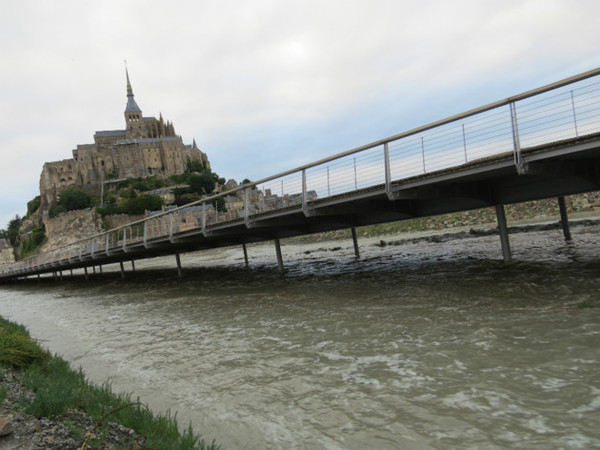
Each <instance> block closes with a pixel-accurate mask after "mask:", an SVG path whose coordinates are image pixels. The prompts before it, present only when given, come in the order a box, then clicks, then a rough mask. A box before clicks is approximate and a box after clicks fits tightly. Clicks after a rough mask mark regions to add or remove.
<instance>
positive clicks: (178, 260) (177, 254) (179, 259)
mask: <svg viewBox="0 0 600 450" xmlns="http://www.w3.org/2000/svg"><path fill="white" fill-rule="evenodd" d="M175 260H176V261H177V276H178V277H179V278H181V258H180V257H179V253H175Z"/></svg>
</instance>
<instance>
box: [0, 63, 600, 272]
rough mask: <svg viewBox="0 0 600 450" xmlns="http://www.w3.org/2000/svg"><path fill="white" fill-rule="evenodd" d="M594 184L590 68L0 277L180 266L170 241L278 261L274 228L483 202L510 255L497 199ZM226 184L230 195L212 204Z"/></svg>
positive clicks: (598, 118) (598, 174)
mask: <svg viewBox="0 0 600 450" xmlns="http://www.w3.org/2000/svg"><path fill="white" fill-rule="evenodd" d="M596 190H600V69H596V70H593V71H590V72H587V73H585V74H581V75H578V76H576V77H572V78H569V79H567V80H563V81H561V82H558V83H554V84H552V85H549V86H544V87H542V88H539V89H535V90H533V91H529V92H527V93H524V94H521V95H519V96H515V97H513V98H510V99H506V100H504V101H501V102H496V103H493V104H490V105H486V106H484V107H481V108H478V109H476V110H473V111H468V112H466V113H463V114H459V115H457V116H454V117H451V118H448V119H444V120H442V121H439V122H436V123H433V124H430V125H426V126H424V127H420V128H417V129H415V130H411V131H408V132H405V133H401V134H399V135H396V136H392V137H390V138H387V139H384V140H381V141H378V142H375V143H372V144H368V145H366V146H363V147H360V148H358V149H353V150H350V151H348V152H345V153H342V154H339V155H335V156H332V157H331V158H327V159H325V160H322V161H318V162H316V163H313V164H308V165H306V166H302V167H300V168H297V169H293V170H290V171H287V172H284V173H282V174H278V175H275V176H273V177H269V178H266V179H264V180H260V181H258V182H254V183H250V184H248V185H244V186H241V187H239V188H237V189H235V190H233V191H229V192H227V193H222V194H218V195H214V196H211V197H208V198H205V199H203V200H201V201H200V202H196V203H195V204H192V205H187V206H186V207H182V208H178V209H176V210H172V211H168V212H165V213H162V214H158V215H155V216H153V217H148V218H146V219H144V220H142V221H138V222H134V223H131V224H128V225H126V226H124V227H120V228H117V229H114V230H110V231H108V232H106V233H102V234H100V235H97V236H93V237H90V238H86V239H83V240H81V241H78V242H76V243H73V244H70V245H67V246H65V247H62V248H59V249H56V250H53V251H52V252H48V253H45V254H41V255H37V256H34V257H31V258H28V259H25V260H22V261H18V262H16V263H14V264H11V265H7V266H4V267H2V268H0V280H2V279H5V280H6V279H16V278H20V277H25V276H31V275H39V274H44V273H57V272H61V271H63V270H71V269H78V268H88V267H93V266H99V265H105V264H111V263H121V268H122V267H123V265H122V263H123V262H124V261H134V260H136V259H141V258H150V257H156V256H163V255H172V254H175V255H177V263H178V267H179V269H180V263H179V254H180V253H183V252H189V251H197V250H203V249H211V248H216V247H224V246H232V245H245V244H247V243H252V242H259V241H266V240H274V241H275V243H276V248H277V254H278V261H279V264H280V268H282V262H281V253H280V248H279V239H281V238H286V237H292V236H298V235H303V234H310V233H317V232H323V231H329V230H336V229H344V228H351V229H352V230H353V231H354V227H358V226H363V225H369V224H375V223H382V222H389V221H398V220H406V219H412V218H417V217H425V216H433V215H438V214H443V213H450V212H458V211H465V210H470V209H477V208H484V207H490V206H494V207H495V208H496V212H497V217H498V223H499V229H500V234H501V243H502V247H503V251H504V258H505V260H509V259H510V258H511V254H510V244H509V241H508V233H507V231H506V220H505V218H504V205H506V204H510V203H518V202H524V201H529V200H537V199H542V198H550V197H558V198H559V199H563V198H564V196H565V195H570V194H577V193H583V192H589V191H596ZM226 195H228V196H232V195H234V196H237V198H238V199H239V202H238V203H239V204H238V206H237V207H236V208H231V210H229V211H220V210H219V209H220V208H219V207H218V201H219V199H220V198H222V197H224V196H226ZM559 204H560V206H561V214H562V221H563V224H564V226H565V236H567V235H568V228H567V217H566V211H565V210H564V209H565V208H564V200H562V201H560V200H559ZM353 234H354V236H355V233H353ZM355 244H356V241H355ZM244 249H245V247H244ZM86 272H87V270H86Z"/></svg>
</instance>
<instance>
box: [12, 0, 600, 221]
mask: <svg viewBox="0 0 600 450" xmlns="http://www.w3.org/2000/svg"><path fill="white" fill-rule="evenodd" d="M599 17H600V2H598V1H597V0H589V1H588V0H504V1H486V0H455V1H452V2H449V1H442V0H429V1H428V0H415V1H413V0H403V1H401V0H395V1H394V0H369V1H366V0H363V1H358V0H318V1H317V0H314V1H313V0H309V1H303V0H295V1H287V0H253V1H252V2H249V1H242V0H218V1H216V0H215V1H212V0H209V1H204V0H203V1H197V0H187V1H181V0H174V1H171V2H166V1H156V0H103V1H89V0H56V1H41V0H40V1H33V0H19V1H8V0H0V51H1V55H2V64H1V65H0V101H1V105H2V106H1V109H0V149H1V152H2V162H1V165H0V228H3V227H4V226H5V224H6V223H7V222H8V220H9V219H10V218H12V217H14V215H15V214H17V213H18V214H20V215H23V214H25V212H26V202H27V201H28V200H31V199H32V198H33V197H35V196H36V195H38V193H39V176H40V173H41V169H42V165H43V163H44V162H45V161H54V160H59V159H66V158H70V157H71V151H72V150H73V149H74V148H75V147H76V146H77V144H85V143H91V142H93V134H94V132H95V131H96V130H110V129H120V128H123V127H124V118H123V111H124V109H125V104H126V95H125V94H126V91H125V74H124V64H123V60H124V59H126V60H127V64H128V67H129V73H130V75H131V81H132V84H133V90H134V93H135V96H136V101H137V103H138V104H139V105H140V107H141V108H142V110H143V113H144V115H145V116H158V115H159V114H160V113H162V114H163V116H164V118H165V119H167V120H171V121H172V122H173V123H174V125H175V128H176V131H177V132H178V133H179V134H181V135H182V137H183V139H184V142H186V143H191V142H192V139H194V138H195V139H196V142H197V144H198V146H199V147H200V148H202V149H203V150H204V151H205V152H206V153H207V154H208V157H209V159H210V161H211V164H212V166H213V170H215V171H216V172H217V173H219V175H221V176H222V177H225V178H236V179H237V180H238V181H239V180H241V179H243V178H251V179H259V178H264V177H266V176H269V175H272V174H274V173H276V172H280V171H282V170H285V169H289V168H292V167H295V166H298V165H300V164H304V163H308V162H310V161H313V160H316V159H321V158H323V157H325V156H328V155H330V154H333V153H337V152H339V151H343V150H347V149H349V148H352V147H356V146H359V145H362V144H366V143H368V142H370V141H374V140H377V139H380V138H383V137H386V136H389V135H393V134H396V133H399V132H402V131H405V130H407V129H410V128H413V127H415V126H418V125H423V124H425V123H428V122H432V121H434V120H437V119H440V118H443V117H446V116H449V115H452V114H455V113H458V112H461V111H463V110H466V109H470V108H473V107H477V106H480V105H482V104H485V103H489V102H491V101H495V100H499V99H502V98H505V97H508V96H510V95H514V94H517V93H519V92H522V91H525V90H528V89H531V88H535V87H538V86H540V85H543V84H546V83H549V82H552V81H556V80H559V79H562V78H565V77H567V76H571V75H574V74H577V73H579V72H583V71H586V70H589V69H592V68H595V67H598V66H600V44H599V42H600V41H599V39H598V37H599V34H598V31H597V21H598V18H599Z"/></svg>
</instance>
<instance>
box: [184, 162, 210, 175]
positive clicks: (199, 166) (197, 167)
mask: <svg viewBox="0 0 600 450" xmlns="http://www.w3.org/2000/svg"><path fill="white" fill-rule="evenodd" d="M205 170H206V166H205V165H204V163H202V162H200V161H192V160H191V159H188V160H187V170H186V171H187V172H204V171H205Z"/></svg>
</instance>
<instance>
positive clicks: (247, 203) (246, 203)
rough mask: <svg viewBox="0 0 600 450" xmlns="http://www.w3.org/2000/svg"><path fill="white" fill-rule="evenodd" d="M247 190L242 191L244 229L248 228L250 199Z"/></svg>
mask: <svg viewBox="0 0 600 450" xmlns="http://www.w3.org/2000/svg"><path fill="white" fill-rule="evenodd" d="M248 189H249V188H246V189H244V224H245V225H246V228H250V198H249V195H248Z"/></svg>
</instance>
